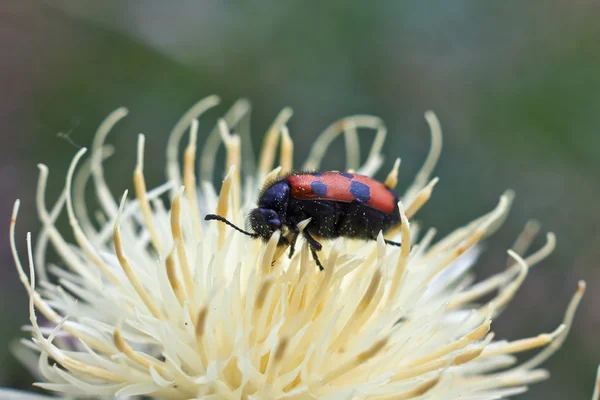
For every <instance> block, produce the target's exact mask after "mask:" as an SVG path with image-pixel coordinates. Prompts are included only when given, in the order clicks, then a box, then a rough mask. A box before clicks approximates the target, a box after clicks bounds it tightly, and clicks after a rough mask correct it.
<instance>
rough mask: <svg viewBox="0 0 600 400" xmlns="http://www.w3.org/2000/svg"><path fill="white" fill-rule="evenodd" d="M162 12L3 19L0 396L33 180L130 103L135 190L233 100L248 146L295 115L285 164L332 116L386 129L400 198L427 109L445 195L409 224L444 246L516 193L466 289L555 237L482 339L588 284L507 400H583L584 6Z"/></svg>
mask: <svg viewBox="0 0 600 400" xmlns="http://www.w3.org/2000/svg"><path fill="white" fill-rule="evenodd" d="M173 4H174V3H170V2H162V1H158V0H156V1H135V0H134V1H128V2H119V1H114V0H111V1H103V2H78V1H53V2H38V1H31V0H25V1H6V2H2V3H1V4H0V227H2V228H1V229H0V262H1V264H0V298H1V302H2V303H1V304H2V307H1V309H0V384H1V385H4V386H11V387H20V388H24V387H29V385H30V384H31V378H30V377H29V375H28V374H27V373H26V372H25V370H24V369H22V368H21V367H20V366H19V365H18V363H17V362H16V361H15V359H14V358H13V357H12V355H11V354H10V352H9V345H10V341H11V340H13V339H14V338H16V337H18V336H19V335H21V333H20V327H21V326H22V325H23V324H25V323H27V302H26V297H25V291H24V289H23V288H22V287H21V286H20V285H19V284H18V280H17V277H16V273H15V270H14V267H13V262H12V258H11V256H10V254H9V246H8V224H9V218H10V212H11V208H12V203H13V201H14V199H16V198H20V199H21V200H22V207H21V210H22V211H21V217H20V223H19V226H18V233H17V234H18V237H17V240H18V242H19V247H20V248H21V249H22V251H23V250H24V244H25V234H26V232H27V231H29V230H32V231H34V232H35V231H36V230H37V229H38V227H39V226H38V222H37V218H36V215H35V207H34V189H35V183H36V177H37V168H36V164H37V163H38V162H43V163H45V164H47V165H48V166H49V167H50V168H51V176H50V179H51V181H50V190H49V193H48V196H49V197H50V198H51V200H52V199H53V198H54V197H53V196H56V195H57V193H58V191H59V188H61V187H62V185H63V177H64V174H65V172H66V169H67V166H68V163H69V162H70V159H71V158H72V156H73V155H74V153H75V152H76V150H77V147H76V145H78V146H89V145H90V143H91V138H92V135H93V133H94V131H95V129H96V127H97V125H98V124H99V122H100V121H101V120H102V119H103V118H104V117H105V116H106V115H107V114H108V113H109V112H111V111H112V110H114V109H115V108H117V107H118V106H127V107H128V108H129V110H130V115H129V116H128V117H127V118H126V119H125V120H124V122H122V123H120V125H119V126H118V128H117V129H116V132H114V133H113V134H111V137H110V139H109V142H111V143H113V144H114V145H115V146H116V147H117V155H116V156H115V157H113V158H112V159H111V160H110V161H109V163H108V167H107V171H106V174H107V175H108V176H107V178H108V180H109V181H110V182H112V184H113V187H114V188H115V190H114V192H116V193H118V192H119V191H121V190H124V189H126V188H130V187H131V172H132V171H133V167H134V162H135V157H134V154H135V139H136V135H137V133H140V132H143V133H145V134H147V148H146V154H147V155H146V159H147V167H146V172H147V175H148V183H149V185H151V186H152V185H157V184H159V183H161V179H162V177H163V161H164V146H165V143H166V138H167V136H166V135H167V134H168V132H169V131H170V129H171V127H172V126H173V124H174V123H175V122H176V121H177V119H178V118H179V116H180V115H181V114H182V113H183V112H184V111H185V110H186V109H187V108H188V107H189V106H190V105H192V104H193V103H194V102H195V101H197V100H198V99H200V98H202V97H204V96H207V95H209V94H218V95H220V96H221V98H222V99H223V106H221V108H220V110H221V112H224V111H225V110H226V108H227V106H228V105H230V104H231V103H232V102H233V101H234V100H235V99H237V98H239V97H245V98H248V99H249V100H250V101H251V102H252V105H253V111H252V131H253V138H254V145H255V147H257V146H258V144H259V143H260V136H261V135H262V133H263V132H264V131H265V130H266V129H267V127H268V125H269V124H270V122H271V121H272V119H273V118H274V117H275V115H276V114H277V112H278V111H279V110H280V109H281V108H282V107H284V106H291V107H292V108H293V109H294V111H295V114H294V117H293V118H292V120H291V121H290V123H289V126H290V129H291V132H292V136H293V138H294V140H295V144H296V149H297V152H296V155H297V159H296V161H297V162H299V161H301V160H302V159H303V158H304V155H305V154H307V151H308V148H309V146H310V145H311V144H312V142H313V141H314V139H315V138H316V136H317V135H318V133H319V132H320V131H321V130H322V129H323V128H325V127H326V126H327V125H329V124H330V123H331V122H333V121H334V120H336V119H338V118H340V117H342V116H346V115H350V114H356V113H369V114H376V115H378V116H380V117H382V118H383V119H384V120H385V121H386V123H387V126H388V129H389V132H390V135H389V137H388V141H387V146H386V153H387V160H386V164H385V167H384V168H383V170H382V172H381V177H383V176H384V174H385V173H386V172H387V171H388V170H389V168H390V167H391V165H392V163H393V160H394V158H395V157H397V156H400V157H402V166H401V170H400V172H401V179H400V184H401V185H403V186H405V185H407V184H408V183H409V182H410V181H411V180H412V177H413V176H414V173H415V172H416V171H417V170H418V168H419V167H420V165H421V162H422V160H423V159H424V157H425V155H426V153H427V149H428V146H429V134H428V129H427V125H426V124H425V121H424V119H423V112H424V111H425V110H427V109H433V110H435V111H436V113H437V115H438V117H439V119H440V120H441V122H442V127H443V129H444V133H445V136H444V141H445V142H444V151H443V154H442V158H441V161H440V164H439V166H438V168H437V171H436V174H437V175H439V176H440V178H441V181H440V183H439V184H438V186H437V188H436V190H435V192H434V197H433V198H432V200H431V201H430V203H429V204H428V205H427V206H426V207H425V209H424V210H423V212H422V213H421V214H419V217H420V219H421V220H422V221H423V222H424V223H425V224H426V225H434V226H436V227H438V228H439V230H440V231H441V232H440V233H441V234H444V233H447V232H449V231H450V229H452V228H453V227H456V226H458V225H460V224H463V223H466V222H467V221H469V220H471V219H472V218H474V217H476V216H479V215H480V214H482V213H484V212H485V211H487V210H489V209H491V208H492V207H493V206H494V205H495V203H496V201H497V198H498V196H499V195H500V194H501V193H502V192H503V191H504V189H505V188H513V189H515V190H516V193H517V197H516V200H515V203H514V207H513V210H512V212H511V214H510V217H509V218H508V220H507V222H506V224H505V225H504V227H503V228H502V229H501V230H500V231H499V232H498V233H497V234H496V235H495V236H494V237H493V238H492V239H490V240H488V241H487V245H486V247H487V251H486V253H485V254H484V256H483V259H482V262H481V263H480V266H479V267H478V270H477V272H478V274H479V276H480V277H485V276H488V275H490V274H492V273H493V272H497V271H499V270H501V269H502V268H503V267H504V262H505V250H506V249H507V248H508V247H510V246H511V244H512V242H513V240H514V238H515V237H516V235H517V234H518V233H519V232H520V230H521V229H522V227H523V225H524V224H525V222H526V221H527V220H528V219H529V218H535V219H537V220H539V221H540V222H541V223H542V229H543V231H552V232H556V234H557V237H558V245H557V249H556V251H555V253H554V254H553V255H552V256H551V258H550V259H548V260H547V261H545V262H544V263H543V264H542V265H541V266H539V267H536V268H534V269H533V270H532V271H531V272H530V275H529V277H528V279H527V281H526V282H525V284H524V285H523V287H522V288H521V289H520V290H519V292H518V294H517V296H516V299H515V301H514V303H513V304H512V306H511V307H510V308H508V310H507V311H506V312H505V313H504V314H503V315H502V316H501V317H500V318H499V319H498V320H496V321H494V325H493V327H494V330H495V331H496V332H497V334H498V337H500V338H507V339H516V338H520V337H526V336H532V335H535V334H537V333H539V332H549V331H551V330H553V329H555V327H556V326H557V325H558V324H559V323H560V321H561V319H562V316H563V312H564V310H565V307H566V305H567V303H568V300H569V298H570V296H571V295H572V293H573V291H574V290H575V288H576V284H577V281H578V280H579V279H585V280H586V281H587V282H588V291H587V294H586V296H585V298H584V301H583V303H582V305H581V307H580V309H579V312H578V313H577V316H576V320H575V324H574V326H573V329H572V332H571V334H570V336H569V338H568V340H567V342H566V343H565V344H564V346H563V348H562V350H561V351H560V352H559V353H558V354H557V355H555V356H554V357H553V358H552V359H551V360H550V361H549V362H548V363H547V364H546V367H547V368H548V369H549V370H550V371H551V374H552V377H551V379H550V380H549V381H546V382H544V383H542V384H539V385H534V386H533V387H532V388H531V390H530V391H529V392H528V393H527V394H525V395H523V396H522V397H521V398H523V399H587V398H589V397H590V395H591V391H592V385H593V376H594V373H595V369H596V365H597V363H598V362H600V339H599V334H600V311H599V310H598V309H597V307H598V306H600V284H599V283H600V265H599V260H600V203H599V201H598V200H599V199H600V180H599V178H600V24H598V20H599V18H600V5H599V3H598V2H595V1H592V0H579V1H566V0H563V1H554V2H536V1H532V2H518V3H517V2H478V1H457V2H445V1H439V2H410V3H409V2H392V1H389V2H346V1H344V2H342V1H335V2H327V4H319V3H316V2H312V3H310V5H309V4H308V3H305V2H303V1H288V2H252V4H251V3H247V2H241V1H229V2H218V1H206V2H195V1H184V2H178V3H176V4H177V5H176V6H175V5H173ZM218 116H219V112H218V111H213V112H211V113H209V115H208V116H207V118H205V119H203V120H202V122H201V123H203V125H202V127H201V132H202V135H206V134H207V131H208V129H210V128H209V126H208V125H207V124H206V123H205V122H204V121H208V122H209V123H210V124H212V123H214V121H216V118H217V117H218ZM210 127H212V125H211V126H210ZM202 137H205V136H202ZM367 137H368V135H367ZM339 154H340V152H331V154H330V155H328V162H327V164H326V166H328V167H330V168H334V167H337V168H343V165H344V160H343V159H341V158H340V155H339ZM299 155H301V157H298V156H299ZM218 177H220V175H219V176H218ZM62 226H63V228H65V229H66V227H67V224H66V223H64V222H63V225H62ZM543 236H544V235H543V234H542V235H541V237H543ZM541 237H540V239H538V240H536V242H535V245H534V247H539V246H540V245H542V244H543V240H542V239H541Z"/></svg>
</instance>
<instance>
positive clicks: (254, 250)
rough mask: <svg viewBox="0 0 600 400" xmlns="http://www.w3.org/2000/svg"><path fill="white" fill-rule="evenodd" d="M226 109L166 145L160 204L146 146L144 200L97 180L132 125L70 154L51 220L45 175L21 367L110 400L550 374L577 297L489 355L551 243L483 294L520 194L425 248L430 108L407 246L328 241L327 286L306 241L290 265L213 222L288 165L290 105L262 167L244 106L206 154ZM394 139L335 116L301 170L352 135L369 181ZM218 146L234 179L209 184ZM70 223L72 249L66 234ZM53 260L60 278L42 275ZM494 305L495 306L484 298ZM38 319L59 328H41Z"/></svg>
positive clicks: (495, 390) (442, 395)
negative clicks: (554, 320) (526, 356)
mask: <svg viewBox="0 0 600 400" xmlns="http://www.w3.org/2000/svg"><path fill="white" fill-rule="evenodd" d="M218 103H219V99H218V98H217V97H216V96H211V97H208V98H206V99H203V100H201V101H200V102H198V103H197V104H196V105H194V106H193V107H192V108H191V109H190V110H189V111H188V112H187V113H186V114H185V115H184V116H183V117H182V118H181V120H180V121H179V122H178V123H177V124H176V125H175V127H174V129H173V131H172V133H171V136H170V138H169V140H168V146H167V165H166V173H167V178H168V180H167V182H165V183H164V184H163V185H161V186H158V187H157V188H155V189H153V190H148V189H147V187H148V182H146V178H145V175H144V146H145V137H144V136H143V135H140V136H139V140H138V151H137V163H136V167H135V170H134V171H133V181H134V195H135V196H134V198H130V197H129V194H128V193H125V194H123V195H120V196H118V195H116V194H114V193H112V192H111V190H110V186H109V185H108V184H107V183H106V181H105V179H104V173H103V162H104V160H105V159H106V158H107V157H109V156H110V155H111V154H112V148H111V147H110V146H109V145H106V144H105V139H106V137H107V135H108V133H109V132H110V130H111V129H112V128H113V127H114V125H115V124H116V123H117V122H118V121H119V120H120V119H121V118H123V117H124V116H125V115H126V114H127V110H125V109H122V108H121V109H118V110H116V111H115V112H113V113H112V114H111V115H110V116H109V117H108V118H107V119H106V120H105V121H104V122H103V123H102V125H101V126H100V128H99V129H98V132H97V134H96V137H95V139H94V143H93V145H92V151H91V155H90V156H89V158H87V160H86V159H85V158H84V154H85V150H81V151H80V152H78V153H77V155H76V156H75V158H74V160H73V162H72V164H71V166H70V168H69V171H68V173H67V177H66V180H65V186H64V189H63V191H62V193H61V195H60V196H59V198H58V199H57V200H56V202H55V204H54V205H52V206H51V207H49V206H48V205H47V204H46V199H45V189H46V185H47V182H48V169H47V167H45V166H43V165H41V166H40V178H39V183H38V198H37V200H38V201H37V208H38V214H39V216H40V220H41V221H42V224H43V228H42V231H41V233H40V235H39V236H38V240H37V246H36V248H35V249H34V248H33V244H32V240H31V238H30V236H29V235H28V238H27V244H28V254H27V255H28V269H29V271H28V272H27V271H26V269H25V267H24V266H23V264H22V263H21V260H20V258H19V256H18V255H17V253H16V244H15V232H14V230H15V223H16V219H17V215H18V208H19V203H18V202H17V203H16V204H15V209H14V213H13V219H12V223H11V246H12V249H13V253H14V257H15V262H16V264H17V269H18V272H19V277H20V279H21V282H22V283H23V285H24V286H25V288H26V289H27V291H28V293H29V297H30V320H31V326H30V327H29V328H27V330H29V331H31V332H32V337H31V339H30V340H29V341H27V342H26V344H25V346H24V347H23V349H22V350H20V354H23V352H24V351H25V349H26V351H29V352H34V353H35V354H36V356H37V357H38V359H39V362H38V368H39V373H40V375H41V378H42V381H43V382H41V383H38V384H37V385H38V386H39V387H41V388H44V389H46V390H48V391H50V392H57V393H60V394H63V395H68V396H83V395H87V396H89V395H95V396H97V397H100V398H112V397H114V396H142V395H145V396H151V397H154V398H164V399H189V398H201V399H217V398H219V399H221V398H224V399H279V398H281V399H283V398H285V399H344V398H346V399H413V398H417V397H419V398H420V399H452V398H460V399H472V400H475V399H499V398H505V397H510V396H513V395H515V394H518V393H521V392H523V391H525V390H526V388H527V385H529V384H531V383H535V382H537V381H539V380H543V379H545V378H547V376H548V373H547V372H546V371H544V370H540V369H538V367H539V366H540V365H541V364H542V363H543V362H544V361H545V360H546V359H547V358H548V357H550V356H551V355H552V354H553V353H554V352H555V351H556V350H557V349H558V348H559V347H560V345H561V344H562V342H563V341H564V340H565V338H566V335H567V333H568V331H569V329H570V327H571V325H572V320H573V316H574V314H575V311H576V308H577V305H578V304H579V301H580V299H581V297H582V295H583V292H584V290H585V284H584V283H583V282H580V284H579V286H578V288H577V290H576V292H575V295H574V297H573V300H572V301H571V303H570V304H569V306H568V307H567V311H566V314H565V318H564V320H563V321H562V323H561V324H559V325H558V327H557V328H556V329H555V330H554V331H553V332H550V333H545V334H540V335H538V336H536V337H532V338H527V339H521V340H516V341H513V342H507V341H497V340H494V335H493V333H492V332H491V323H492V320H493V319H494V318H495V317H496V316H497V315H498V314H499V313H500V312H501V311H502V310H503V309H504V308H506V307H507V306H508V304H509V303H510V301H511V300H512V298H513V296H514V294H515V293H516V291H517V290H518V288H519V286H520V285H521V284H522V283H523V281H524V279H525V278H526V276H527V274H528V272H529V269H530V268H531V267H532V266H533V265H535V264H537V263H538V262H540V261H541V260H542V259H544V258H545V257H547V256H548V255H549V254H550V253H551V251H552V249H553V248H554V241H555V239H554V235H552V234H548V237H547V244H546V245H545V246H544V247H543V248H541V249H539V250H537V251H534V252H533V253H530V254H529V255H528V254H527V250H528V247H529V244H530V243H531V238H532V236H533V235H535V233H536V232H537V231H538V230H539V227H538V226H537V225H536V224H535V223H530V224H528V225H527V226H526V228H525V230H524V233H523V234H522V235H521V236H520V237H519V239H518V240H517V241H516V242H515V245H514V246H513V250H509V251H508V261H507V268H506V270H504V271H501V272H499V273H498V274H496V275H494V276H492V277H490V278H488V279H486V280H484V281H481V282H475V281H474V279H473V273H472V267H473V265H474V263H475V262H476V259H477V256H478V254H479V252H480V247H479V245H478V244H479V243H480V242H481V241H482V240H484V239H485V238H487V237H488V236H489V235H491V234H492V233H493V232H494V231H495V230H496V229H498V227H499V226H500V225H501V224H502V222H503V221H504V219H505V217H506V215H507V213H508V211H509V208H510V204H511V202H512V197H513V196H512V193H511V192H507V193H505V194H503V195H502V196H500V198H499V201H498V203H497V205H496V206H495V207H494V208H493V209H492V210H490V212H488V213H487V214H485V215H483V216H482V217H479V218H477V219H475V220H473V221H472V222H469V223H467V224H466V225H464V226H462V227H459V228H458V229H456V230H455V231H454V232H452V233H451V234H449V235H448V236H447V237H445V238H442V239H439V240H437V241H435V242H434V236H435V230H432V229H431V230H429V231H427V232H426V233H425V234H424V235H420V234H419V229H418V227H417V225H416V223H414V222H413V221H412V219H413V217H414V216H415V214H416V213H417V212H418V211H419V209H420V208H421V207H422V206H423V205H424V204H425V203H426V202H427V200H428V199H429V198H430V196H431V195H432V191H433V188H434V186H435V184H436V182H437V178H433V179H432V178H431V174H432V171H433V169H434V167H435V164H436V162H437V160H438V158H439V155H440V151H441V145H442V136H441V129H440V125H439V122H438V120H437V118H436V117H435V115H434V114H433V113H432V112H427V113H426V119H427V122H428V123H429V125H430V127H431V135H432V146H431V151H430V153H429V156H428V157H427V160H426V162H425V164H424V165H423V168H422V169H421V171H420V172H419V173H418V175H417V176H416V178H415V180H414V183H413V184H412V185H411V186H410V187H409V188H407V190H406V194H405V195H404V196H403V198H402V201H401V202H400V203H399V208H400V210H401V216H402V224H401V225H400V226H399V227H398V228H397V229H392V231H390V232H388V233H387V234H386V238H389V239H391V240H395V241H399V242H401V243H402V246H401V247H400V248H397V247H392V246H386V245H385V242H384V240H383V239H384V238H383V235H380V236H379V237H378V239H377V241H373V242H364V241H355V240H349V239H344V238H339V239H337V240H334V241H331V242H329V243H326V244H325V246H324V249H323V251H322V253H321V254H322V255H321V261H322V263H323V266H324V267H325V269H324V271H322V272H320V271H319V270H318V269H317V268H316V267H315V263H314V261H313V259H312V258H311V257H310V253H309V249H308V247H307V245H306V244H305V243H302V244H301V246H300V247H299V249H298V251H297V252H296V254H295V255H294V256H293V257H292V258H291V259H288V258H287V257H286V256H284V255H282V252H283V251H282V250H283V249H281V248H278V247H277V243H278V239H279V235H280V233H279V232H276V233H275V234H274V235H273V237H272V238H271V240H270V241H269V242H268V243H266V244H264V243H262V242H260V241H255V240H252V239H251V238H248V237H247V236H244V235H241V234H240V233H238V232H237V231H235V230H233V229H230V228H229V227H227V226H226V225H225V224H219V223H207V222H205V221H203V220H202V217H203V215H205V214H206V213H208V212H216V213H218V214H219V215H222V216H223V217H226V218H228V219H230V220H232V221H233V222H234V223H236V224H238V225H240V226H243V225H244V217H245V215H246V214H247V213H248V212H249V210H250V209H251V208H252V207H253V206H254V204H253V201H254V200H255V198H256V196H257V193H258V191H259V190H260V188H261V186H262V185H263V182H264V181H265V180H269V179H273V178H275V177H276V176H277V175H278V174H283V173H286V172H288V171H291V170H292V169H293V148H294V147H293V142H292V138H291V135H290V133H289V131H288V128H287V126H286V124H287V121H288V120H289V118H290V117H291V116H292V112H291V110H289V109H284V110H283V111H282V112H281V113H280V114H279V115H278V116H277V118H276V119H275V122H274V123H273V125H272V126H271V127H270V129H269V131H268V132H267V134H266V136H265V139H264V142H263V146H262V150H261V155H260V157H259V159H258V162H257V169H256V170H254V167H253V166H254V160H249V159H248V158H249V157H250V154H249V153H248V151H249V147H248V146H247V145H244V146H243V145H242V143H243V142H246V143H247V138H248V137H249V133H248V131H247V129H248V124H247V121H248V118H249V113H250V106H249V104H248V102H247V101H245V100H240V101H239V102H237V103H236V104H234V106H233V107H232V109H231V110H230V111H229V112H227V113H226V114H225V116H224V117H223V119H221V120H220V121H219V123H218V124H217V126H216V127H215V129H213V131H212V133H211V134H210V135H209V136H208V139H207V141H206V143H204V144H203V145H201V146H200V145H198V144H197V141H198V118H200V117H201V115H202V114H203V113H205V112H207V111H208V110H209V109H210V108H212V107H214V106H216V105H217V104H218ZM188 129H189V140H188V142H187V147H186V149H185V151H184V152H183V157H182V158H183V164H182V165H180V164H179V159H180V156H179V146H180V143H181V141H182V140H184V138H185V134H186V132H187V131H188ZM369 129H370V130H372V131H373V132H374V133H375V136H374V139H373V145H372V148H371V150H370V151H369V153H368V155H367V158H366V161H365V162H364V164H362V165H361V164H360V159H361V158H360V153H361V152H360V148H359V145H358V143H359V141H358V132H359V131H363V130H369ZM234 132H238V133H234ZM386 133H387V130H386V127H385V125H384V123H383V121H381V120H380V119H379V118H377V117H373V116H367V115H356V116H351V117H347V118H344V119H341V120H339V121H337V122H335V123H334V124H332V125H331V126H330V127H329V128H327V129H326V130H325V131H324V132H323V134H322V135H321V136H320V137H319V139H317V140H316V141H315V143H314V146H313V149H312V151H311V153H310V155H309V157H308V159H307V161H306V162H305V163H304V164H303V168H306V169H317V168H319V165H320V163H321V160H322V158H323V156H324V155H325V154H326V153H327V147H328V146H329V144H330V143H331V142H332V141H333V140H334V139H335V138H336V137H337V136H340V135H343V137H344V140H345V144H346V149H347V154H346V156H347V159H346V169H347V170H356V171H357V172H359V173H364V174H367V175H373V174H374V173H376V172H377V170H378V169H379V167H380V166H381V164H382V162H383V155H382V153H381V151H382V149H383V144H384V140H385V136H386ZM221 144H223V145H224V147H225V151H226V165H225V171H226V172H227V173H226V175H225V178H224V180H223V182H222V184H221V185H220V186H219V187H214V186H213V185H212V184H211V180H212V176H213V172H214V170H215V153H216V151H217V149H218V147H219V146H220V145H221ZM198 149H199V150H200V154H201V156H200V157H199V158H197V150H198ZM277 156H279V166H277V164H276V160H277ZM196 164H199V165H200V170H199V173H198V174H197V173H196ZM399 165H400V159H397V160H396V162H395V163H394V167H393V168H392V170H391V171H390V173H389V174H388V177H387V178H386V183H387V184H388V185H389V186H392V187H394V186H396V183H397V177H398V168H399ZM197 177H199V178H200V179H199V182H197ZM89 182H91V183H93V186H94V189H95V190H94V192H95V195H96V197H97V202H98V204H99V206H100V208H99V210H97V211H96V212H95V213H93V214H89V213H88V209H89V207H88V206H87V205H86V204H87V203H86V200H85V199H84V193H85V188H86V185H87V184H88V183H89ZM61 213H62V214H65V213H66V216H67V218H68V219H69V221H70V225H71V228H72V232H70V233H72V236H73V238H74V241H73V242H69V241H67V239H66V238H65V236H64V235H63V233H61V232H60V231H59V230H58V229H57V228H56V226H55V222H56V220H57V219H58V218H59V215H60V214H61ZM48 245H51V246H52V247H53V248H54V249H55V250H56V252H57V253H58V254H59V256H60V258H61V267H59V266H56V265H52V264H48V262H47V261H46V251H47V248H48ZM491 293H495V296H494V297H493V299H492V300H491V301H488V302H482V300H481V299H482V298H485V297H486V296H487V295H489V294H491ZM39 314H41V315H42V316H43V317H44V318H45V319H47V320H48V321H49V322H50V325H49V326H45V325H44V326H42V325H40V324H39V322H38V319H37V316H38V315H39ZM535 348H541V349H542V350H541V351H540V352H539V353H538V354H537V355H536V356H534V357H533V358H531V359H530V360H529V361H526V362H524V363H520V364H519V363H517V361H516V358H515V357H514V354H516V353H519V352H522V351H526V350H531V349H535ZM21 358H23V359H27V360H31V356H30V355H28V356H25V355H23V356H22V357H21ZM28 364H31V361H28ZM4 393H7V392H6V391H4ZM31 396H33V397H32V398H44V397H40V396H36V395H31ZM595 396H596V398H597V396H598V395H597V394H596V395H595Z"/></svg>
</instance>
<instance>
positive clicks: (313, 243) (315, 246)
mask: <svg viewBox="0 0 600 400" xmlns="http://www.w3.org/2000/svg"><path fill="white" fill-rule="evenodd" d="M302 236H304V239H306V241H307V242H308V245H309V246H310V252H311V253H312V256H313V258H314V259H315V263H317V266H318V267H319V269H320V270H321V271H323V269H324V268H323V265H322V264H321V261H319V256H318V255H317V251H321V249H322V248H323V246H322V245H321V243H319V242H318V241H317V240H316V239H315V238H314V237H312V236H311V235H310V233H308V231H306V230H305V231H302Z"/></svg>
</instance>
